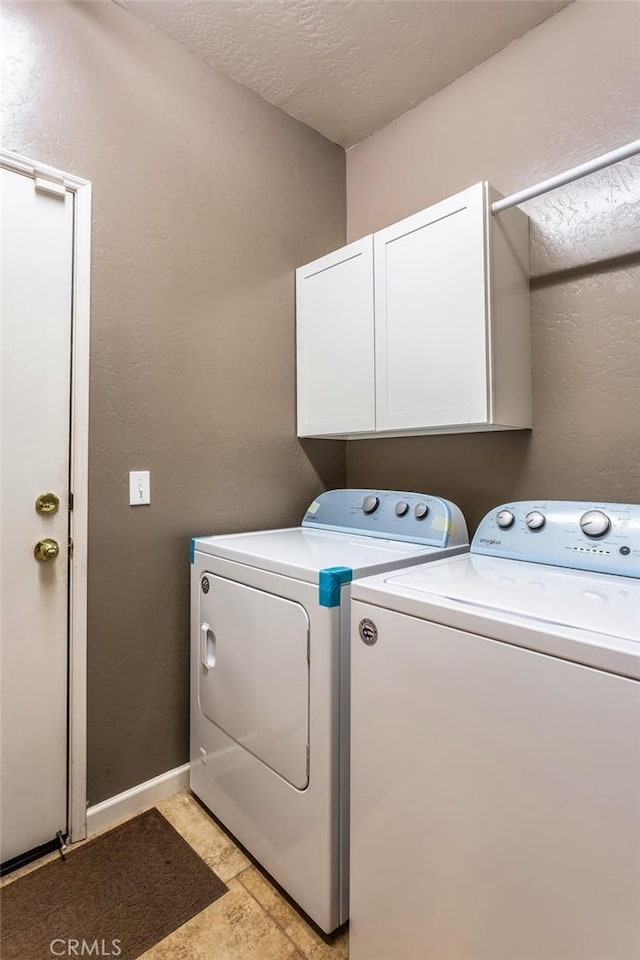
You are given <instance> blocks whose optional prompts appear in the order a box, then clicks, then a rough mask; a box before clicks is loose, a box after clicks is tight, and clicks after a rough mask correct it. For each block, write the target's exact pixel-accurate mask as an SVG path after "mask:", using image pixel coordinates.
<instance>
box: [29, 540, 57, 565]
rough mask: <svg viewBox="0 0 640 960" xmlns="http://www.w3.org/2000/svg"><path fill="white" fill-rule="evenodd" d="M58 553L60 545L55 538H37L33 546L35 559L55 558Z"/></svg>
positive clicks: (42, 560)
mask: <svg viewBox="0 0 640 960" xmlns="http://www.w3.org/2000/svg"><path fill="white" fill-rule="evenodd" d="M59 553H60V547H59V545H58V544H57V543H56V541H55V540H49V539H48V538H47V539H46V540H38V542H37V543H36V545H35V547H34V548H33V555H34V557H35V558H36V560H40V561H41V562H44V561H45V560H55V558H56V557H57V556H58V554H59Z"/></svg>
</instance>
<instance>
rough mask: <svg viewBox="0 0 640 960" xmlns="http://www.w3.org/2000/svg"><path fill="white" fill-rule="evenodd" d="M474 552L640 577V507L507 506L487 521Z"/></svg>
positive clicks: (553, 503) (556, 503) (536, 503)
mask: <svg viewBox="0 0 640 960" xmlns="http://www.w3.org/2000/svg"><path fill="white" fill-rule="evenodd" d="M471 552H472V553H482V554H485V555H487V556H493V557H504V558H506V559H509V560H528V561H530V562H531V563H549V564H552V565H553V566H559V567H573V568H575V569H576V570H589V571H591V572H593V573H615V574H622V575H623V576H627V577H638V578H640V504H634V503H584V502H580V501H572V500H540V501H537V500H535V501H534V500H525V501H522V502H519V503H505V504H502V505H501V506H499V507H496V508H495V510H491V511H490V512H489V513H488V514H487V515H486V517H485V518H484V519H483V520H482V522H481V524H480V526H479V527H478V529H477V531H476V534H475V536H474V538H473V542H472V544H471Z"/></svg>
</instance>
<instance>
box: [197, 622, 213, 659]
mask: <svg viewBox="0 0 640 960" xmlns="http://www.w3.org/2000/svg"><path fill="white" fill-rule="evenodd" d="M200 661H201V663H202V666H203V667H204V668H205V670H211V668H212V667H215V665H216V635H215V633H214V632H213V630H212V629H211V627H210V626H209V624H208V623H203V624H202V626H201V627H200Z"/></svg>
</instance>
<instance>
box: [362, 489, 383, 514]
mask: <svg viewBox="0 0 640 960" xmlns="http://www.w3.org/2000/svg"><path fill="white" fill-rule="evenodd" d="M379 506H380V500H379V499H378V497H376V496H374V494H370V495H369V496H368V497H365V498H364V500H363V501H362V509H363V510H364V512H365V513H375V512H376V510H377V509H378V507H379Z"/></svg>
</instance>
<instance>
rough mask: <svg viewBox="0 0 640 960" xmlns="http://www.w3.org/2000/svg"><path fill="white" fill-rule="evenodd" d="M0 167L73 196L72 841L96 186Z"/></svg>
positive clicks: (36, 167) (4, 163)
mask: <svg viewBox="0 0 640 960" xmlns="http://www.w3.org/2000/svg"><path fill="white" fill-rule="evenodd" d="M0 167H2V168H3V169H5V170H10V171H12V172H14V173H19V174H22V175H23V176H27V177H31V179H33V180H38V181H39V184H38V186H39V189H41V190H43V191H44V192H47V191H48V192H50V193H52V194H58V195H60V194H62V193H63V192H68V193H71V195H72V197H73V280H72V295H71V330H72V338H71V430H70V460H69V465H70V471H69V479H70V490H71V491H72V492H73V509H72V510H71V512H70V531H71V538H72V541H73V553H72V555H71V559H70V563H69V610H68V618H69V691H68V703H69V741H68V745H67V748H68V793H67V796H68V809H67V816H68V829H69V836H70V839H71V841H75V840H82V839H84V837H86V835H87V545H88V543H87V542H88V468H89V319H90V278H91V182H90V181H89V180H84V179H82V178H81V177H76V176H74V175H72V174H69V173H65V172H64V171H62V170H58V169H56V168H55V167H50V166H47V165H46V164H43V163H39V162H37V161H35V160H30V159H28V158H27V157H23V156H21V155H20V154H17V153H13V152H11V151H8V150H0Z"/></svg>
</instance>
